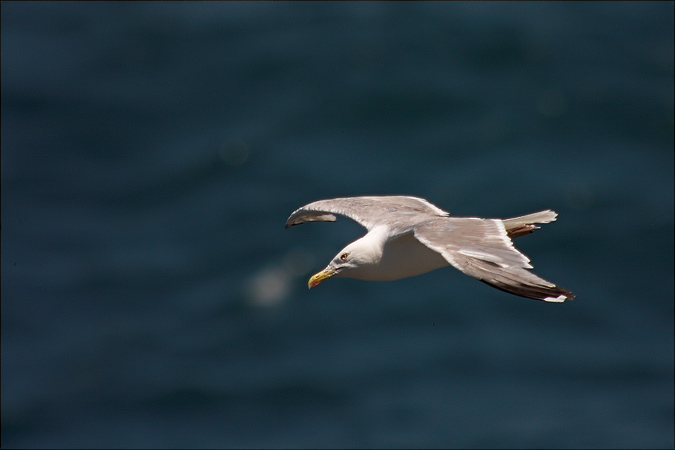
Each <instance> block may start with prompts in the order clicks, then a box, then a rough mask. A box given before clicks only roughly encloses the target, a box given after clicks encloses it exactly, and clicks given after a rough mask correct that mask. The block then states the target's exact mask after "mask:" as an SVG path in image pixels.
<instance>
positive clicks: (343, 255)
mask: <svg viewBox="0 0 675 450" xmlns="http://www.w3.org/2000/svg"><path fill="white" fill-rule="evenodd" d="M347 256H349V253H343V254H341V255H340V259H341V260H342V261H344V260H345V259H347Z"/></svg>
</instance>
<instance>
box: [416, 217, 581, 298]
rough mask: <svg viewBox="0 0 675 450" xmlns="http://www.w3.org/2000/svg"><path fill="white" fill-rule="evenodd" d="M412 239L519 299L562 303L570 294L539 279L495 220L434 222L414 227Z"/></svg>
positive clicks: (453, 219) (437, 220)
mask: <svg viewBox="0 0 675 450" xmlns="http://www.w3.org/2000/svg"><path fill="white" fill-rule="evenodd" d="M415 237H416V238H417V240H419V241H420V242H422V243H423V244H424V245H426V246H427V247H429V248H431V249H432V250H435V251H437V252H439V253H440V254H441V255H443V257H444V258H445V259H446V260H447V261H448V262H449V263H450V264H451V265H452V266H453V267H455V268H456V269H458V270H460V271H462V272H463V273H465V274H467V275H469V276H472V277H474V278H477V279H479V280H480V281H482V282H484V283H487V284H489V285H491V286H493V287H496V288H497V289H501V290H503V291H506V292H510V293H512V294H515V295H519V296H521V297H527V298H532V299H535V300H544V301H547V302H564V301H565V300H572V299H573V298H574V294H572V293H571V292H570V291H568V290H567V289H564V288H562V287H560V286H556V285H555V284H553V283H551V282H549V281H546V280H544V279H542V278H539V277H538V276H536V275H535V274H533V273H532V272H530V271H528V270H527V269H531V268H532V265H530V260H529V259H528V258H527V256H525V255H523V254H522V253H520V252H519V251H518V250H516V249H515V248H514V246H513V243H512V242H511V239H509V237H508V235H507V231H506V227H505V226H504V223H503V222H502V221H501V220H499V219H479V218H470V217H457V218H445V219H435V220H431V221H428V222H425V223H423V224H420V225H419V226H418V227H416V228H415Z"/></svg>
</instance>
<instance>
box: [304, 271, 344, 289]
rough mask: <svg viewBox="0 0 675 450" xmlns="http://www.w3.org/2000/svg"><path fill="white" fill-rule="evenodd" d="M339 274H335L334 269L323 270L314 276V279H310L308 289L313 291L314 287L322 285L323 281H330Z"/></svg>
mask: <svg viewBox="0 0 675 450" xmlns="http://www.w3.org/2000/svg"><path fill="white" fill-rule="evenodd" d="M336 273H337V272H335V271H334V270H333V269H328V268H326V269H323V270H322V271H321V272H319V273H317V274H316V275H314V276H312V278H310V279H309V282H308V283H307V287H308V288H309V289H312V288H313V287H314V286H316V285H317V284H319V283H321V282H322V281H323V280H325V279H328V278H330V277H332V276H333V275H335V274H336Z"/></svg>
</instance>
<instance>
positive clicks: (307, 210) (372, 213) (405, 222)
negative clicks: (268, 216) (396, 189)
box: [286, 196, 448, 234]
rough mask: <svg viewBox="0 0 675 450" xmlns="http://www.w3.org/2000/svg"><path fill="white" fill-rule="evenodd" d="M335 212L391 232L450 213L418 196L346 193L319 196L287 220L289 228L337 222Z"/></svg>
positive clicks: (406, 228)
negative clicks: (362, 195) (328, 197)
mask: <svg viewBox="0 0 675 450" xmlns="http://www.w3.org/2000/svg"><path fill="white" fill-rule="evenodd" d="M336 214H338V215H341V216H345V217H349V218H350V219H352V220H354V221H355V222H357V223H358V224H360V225H362V226H364V227H366V228H367V229H368V230H371V229H372V228H373V227H375V226H377V225H386V226H387V227H389V228H390V232H391V234H398V233H399V232H401V231H402V230H410V229H411V227H413V226H414V225H415V224H416V223H418V222H419V221H420V219H421V220H424V219H427V220H428V219H432V218H438V217H446V216H447V215H448V213H447V212H445V211H443V210H442V209H440V208H438V207H436V206H434V205H432V204H431V203H429V202H428V201H426V200H424V199H422V198H418V197H407V196H384V197H345V198H333V199H329V200H319V201H316V202H313V203H310V204H308V205H305V206H303V207H302V208H299V209H298V210H296V211H295V212H293V214H291V216H290V217H289V218H288V220H287V221H286V228H288V227H292V226H293V225H300V224H301V223H305V222H335V220H337V219H336V217H335V215H336Z"/></svg>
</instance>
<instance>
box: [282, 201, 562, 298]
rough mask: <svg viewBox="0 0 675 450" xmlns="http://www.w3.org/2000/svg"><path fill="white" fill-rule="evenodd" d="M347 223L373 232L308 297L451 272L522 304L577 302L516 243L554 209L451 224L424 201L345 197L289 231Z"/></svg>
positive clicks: (311, 212)
mask: <svg viewBox="0 0 675 450" xmlns="http://www.w3.org/2000/svg"><path fill="white" fill-rule="evenodd" d="M336 215H341V216H345V217H348V218H350V219H352V220H354V221H355V222H357V223H358V224H360V225H362V226H363V227H365V228H366V229H367V230H368V232H367V233H366V234H365V235H364V236H363V237H361V238H359V239H357V240H355V241H354V242H352V243H350V244H349V245H347V246H346V247H345V248H343V249H342V250H340V251H339V252H338V254H337V255H335V257H334V258H333V259H332V260H331V262H330V263H329V264H328V265H327V266H326V268H325V269H323V270H322V271H321V272H319V273H317V274H315V275H313V276H312V277H311V278H310V279H309V282H308V287H309V289H311V288H313V287H315V286H317V285H318V284H319V283H321V282H322V281H325V280H327V279H328V278H332V277H346V278H357V279H361V280H368V281H392V280H398V279H401V278H406V277H412V276H416V275H421V274H423V273H427V272H430V271H432V270H435V269H439V268H441V267H446V266H448V265H450V266H452V267H454V268H455V269H457V270H459V271H461V272H463V273H465V274H466V275H469V276H471V277H474V278H477V279H478V280H480V281H482V282H484V283H486V284H488V285H490V286H492V287H495V288H497V289H500V290H502V291H506V292H509V293H511V294H515V295H518V296H521V297H526V298H531V299H535V300H542V301H546V302H557V303H560V302H564V301H565V300H572V299H573V298H574V297H575V295H574V294H573V293H572V292H570V291H568V290H567V289H565V288H563V287H560V286H557V285H555V284H553V283H551V282H550V281H546V280H544V279H542V278H540V277H538V276H536V275H535V274H533V273H532V272H530V271H529V270H527V269H531V268H532V265H530V260H529V258H528V257H527V256H525V255H524V254H522V253H521V252H520V251H518V250H516V248H515V247H514V246H513V242H512V241H511V239H513V238H516V237H520V236H524V235H526V234H529V233H531V232H532V231H533V230H535V229H538V228H539V227H538V226H536V225H535V224H543V223H549V222H553V221H554V220H556V217H557V216H558V214H557V213H556V212H555V211H552V210H550V209H547V210H544V211H539V212H535V213H532V214H527V215H524V216H519V217H514V218H511V219H483V218H479V217H450V214H449V213H448V212H446V211H443V210H442V209H440V208H439V207H437V206H435V205H433V204H431V203H430V202H428V201H427V200H425V199H423V198H419V197H411V196H368V197H344V198H333V199H327V200H319V201H316V202H313V203H310V204H308V205H305V206H303V207H301V208H299V209H297V210H296V211H294V212H293V214H291V216H290V217H289V218H288V220H287V221H286V228H289V227H292V226H294V225H300V224H302V223H305V222H335V221H336V220H337V219H336Z"/></svg>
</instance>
